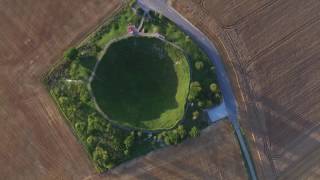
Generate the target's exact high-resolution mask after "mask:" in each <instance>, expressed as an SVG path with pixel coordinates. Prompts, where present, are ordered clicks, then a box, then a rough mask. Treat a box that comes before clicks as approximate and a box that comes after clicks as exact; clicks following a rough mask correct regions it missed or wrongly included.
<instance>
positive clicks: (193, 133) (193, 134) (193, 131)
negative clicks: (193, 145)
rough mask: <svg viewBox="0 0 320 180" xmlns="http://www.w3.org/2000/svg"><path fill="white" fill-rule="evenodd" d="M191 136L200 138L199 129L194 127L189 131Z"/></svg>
mask: <svg viewBox="0 0 320 180" xmlns="http://www.w3.org/2000/svg"><path fill="white" fill-rule="evenodd" d="M189 135H190V137H192V138H194V137H197V136H199V135H200V132H199V129H198V128H197V127H195V126H193V127H192V128H191V130H190V131H189Z"/></svg>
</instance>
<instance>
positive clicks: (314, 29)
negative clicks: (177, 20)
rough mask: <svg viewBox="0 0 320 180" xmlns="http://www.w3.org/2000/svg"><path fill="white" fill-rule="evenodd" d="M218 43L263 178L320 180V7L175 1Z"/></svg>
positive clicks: (293, 1)
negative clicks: (308, 179)
mask: <svg viewBox="0 0 320 180" xmlns="http://www.w3.org/2000/svg"><path fill="white" fill-rule="evenodd" d="M173 6H174V7H175V8H176V9H177V10H178V11H179V12H180V13H182V14H183V15H184V16H186V17H187V18H188V19H189V20H190V21H191V22H192V23H194V24H195V25H196V26H198V27H199V29H201V30H202V31H204V32H205V33H206V34H207V35H208V36H210V38H211V39H212V40H213V41H215V42H216V43H217V45H218V46H219V47H220V51H221V53H222V54H223V56H224V61H225V64H226V68H227V71H228V72H229V74H230V77H231V79H232V81H233V86H234V91H235V93H236V95H237V99H238V104H239V111H240V123H241V125H242V127H243V128H244V130H245V133H246V135H247V138H248V140H249V141H250V148H251V151H252V155H253V156H254V160H255V165H256V170H257V173H258V176H259V177H260V178H261V179H276V178H279V179H307V178H310V179H319V178H320V175H319V168H320V167H319V164H320V159H319V157H320V156H319V153H320V143H319V141H320V138H319V137H320V128H319V122H320V121H319V118H320V113H319V112H320V111H319V109H320V103H319V102H320V94H319V92H320V79H319V77H320V71H319V69H320V61H319V58H320V53H319V52H320V51H319V50H320V38H319V37H320V33H319V32H320V22H319V19H320V11H319V9H320V2H319V1H317V0H306V1H299V0H288V1H286V0H261V1H255V0H250V1H246V0H244V1H238V2H234V1H232V2H231V1H223V0H188V1H174V2H173Z"/></svg>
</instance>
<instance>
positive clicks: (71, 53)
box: [63, 48, 79, 60]
mask: <svg viewBox="0 0 320 180" xmlns="http://www.w3.org/2000/svg"><path fill="white" fill-rule="evenodd" d="M78 53H79V51H78V49H76V48H70V49H68V50H67V51H66V52H65V53H64V55H63V56H64V58H65V59H67V60H75V59H77V57H78Z"/></svg>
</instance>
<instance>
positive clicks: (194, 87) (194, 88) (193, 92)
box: [188, 81, 202, 101]
mask: <svg viewBox="0 0 320 180" xmlns="http://www.w3.org/2000/svg"><path fill="white" fill-rule="evenodd" d="M201 90H202V88H201V85H200V83H199V82H198V81H194V82H192V83H191V84H190V92H189V96H188V100H189V101H193V100H195V99H196V98H197V97H198V95H199V93H200V92H201Z"/></svg>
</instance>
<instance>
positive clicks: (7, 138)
mask: <svg viewBox="0 0 320 180" xmlns="http://www.w3.org/2000/svg"><path fill="white" fill-rule="evenodd" d="M120 7H121V2H120V1H118V0H110V1H109V0H108V1H100V0H92V1H86V0H54V1H52V0H28V1H10V0H9V1H8V0H0V22H1V24H2V25H1V26H0V39H1V41H0V64H1V66H0V69H1V70H0V74H1V76H0V96H1V100H0V124H1V125H0V135H1V137H2V138H1V143H0V174H1V179H8V180H10V179H83V178H85V177H87V176H89V175H90V174H92V173H93V172H94V168H93V166H92V163H91V162H90V160H89V158H88V156H87V155H86V152H85V151H84V150H83V148H82V145H81V144H80V143H79V142H78V141H77V139H76V138H75V137H74V134H73V133H72V131H71V130H70V128H69V127H68V125H67V123H66V122H65V121H64V119H63V117H62V116H61V114H60V113H59V111H58V110H57V107H56V105H55V104H54V101H53V100H52V99H51V97H50V96H49V95H48V92H47V90H46V89H45V88H44V86H43V84H42V82H41V78H42V75H43V74H44V73H45V72H47V70H48V69H49V67H50V66H51V65H52V64H54V63H55V62H56V61H57V59H58V57H60V56H61V55H62V53H63V51H64V50H65V49H66V48H67V47H68V46H70V45H71V44H73V43H74V42H78V41H80V40H81V39H82V38H83V37H84V35H85V34H87V33H88V32H89V31H91V30H92V29H93V28H95V27H96V25H97V24H99V23H101V22H102V21H103V20H104V19H105V18H109V17H110V16H111V15H112V14H114V13H115V11H117V10H119V8H120Z"/></svg>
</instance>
